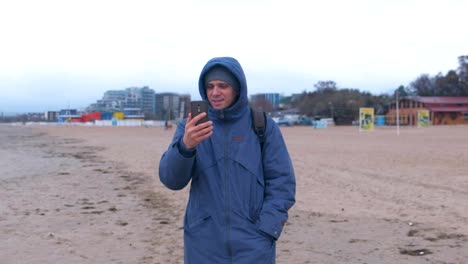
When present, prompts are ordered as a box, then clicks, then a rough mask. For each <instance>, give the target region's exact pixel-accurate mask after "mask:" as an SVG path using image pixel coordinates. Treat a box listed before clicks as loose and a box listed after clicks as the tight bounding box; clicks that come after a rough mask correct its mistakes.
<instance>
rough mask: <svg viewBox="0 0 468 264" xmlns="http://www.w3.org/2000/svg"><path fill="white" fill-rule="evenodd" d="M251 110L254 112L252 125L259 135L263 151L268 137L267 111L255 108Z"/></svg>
mask: <svg viewBox="0 0 468 264" xmlns="http://www.w3.org/2000/svg"><path fill="white" fill-rule="evenodd" d="M250 112H251V114H252V127H253V130H254V131H255V134H257V136H258V141H260V149H261V151H262V153H263V143H264V142H265V137H266V133H265V130H266V116H265V112H263V111H257V110H254V109H253V108H250Z"/></svg>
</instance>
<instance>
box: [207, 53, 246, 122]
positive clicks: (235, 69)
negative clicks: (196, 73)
mask: <svg viewBox="0 0 468 264" xmlns="http://www.w3.org/2000/svg"><path fill="white" fill-rule="evenodd" d="M215 66H223V67H224V68H226V69H228V70H229V71H230V72H231V73H232V74H233V75H234V77H236V78H237V80H238V81H239V94H238V97H237V100H236V101H235V102H234V104H232V105H231V106H230V107H228V108H225V109H222V110H219V109H214V108H212V107H211V105H209V106H208V108H209V109H208V110H209V113H208V114H209V115H210V118H219V119H225V120H229V119H236V118H238V117H239V116H241V115H242V113H243V112H244V111H246V110H247V108H248V105H249V102H248V98H247V81H246V79H245V74H244V70H243V69H242V66H241V65H240V63H239V62H238V61H237V60H236V59H234V58H231V57H217V58H213V59H211V60H209V61H208V62H207V63H206V65H205V67H203V69H202V71H201V73H200V78H199V80H198V90H199V92H200V96H201V98H202V99H203V100H205V101H208V98H207V96H206V88H205V82H204V79H205V74H206V73H207V72H208V71H209V70H211V68H213V67H215Z"/></svg>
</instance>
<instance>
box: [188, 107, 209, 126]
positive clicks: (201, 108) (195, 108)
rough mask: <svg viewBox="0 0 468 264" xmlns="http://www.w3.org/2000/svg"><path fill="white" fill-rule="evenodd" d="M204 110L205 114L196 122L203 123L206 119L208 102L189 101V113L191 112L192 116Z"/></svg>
mask: <svg viewBox="0 0 468 264" xmlns="http://www.w3.org/2000/svg"><path fill="white" fill-rule="evenodd" d="M203 112H205V113H206V116H205V117H203V118H202V119H201V120H200V121H198V123H197V125H198V124H201V123H204V122H207V121H208V103H207V102H206V101H191V102H190V113H192V118H194V117H196V116H197V115H199V114H201V113H203Z"/></svg>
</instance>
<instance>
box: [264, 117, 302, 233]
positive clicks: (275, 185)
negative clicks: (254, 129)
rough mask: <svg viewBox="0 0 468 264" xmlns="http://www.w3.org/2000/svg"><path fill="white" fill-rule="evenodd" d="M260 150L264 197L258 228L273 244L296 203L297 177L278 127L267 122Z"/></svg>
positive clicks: (269, 120) (270, 120)
mask: <svg viewBox="0 0 468 264" xmlns="http://www.w3.org/2000/svg"><path fill="white" fill-rule="evenodd" d="M266 131H267V134H266V138H265V139H266V140H265V143H264V144H265V145H264V150H263V173H264V181H265V194H264V202H263V207H262V210H261V212H260V215H259V218H258V222H257V226H258V227H259V228H260V230H261V231H263V232H265V233H267V234H268V235H270V236H271V237H273V238H274V239H275V240H276V239H278V238H279V236H280V235H281V231H282V230H283V225H284V224H285V223H286V221H287V220H288V210H289V209H290V208H291V207H292V206H293V204H294V203H295V201H296V200H295V196H296V177H295V175H294V168H293V165H292V162H291V158H290V156H289V153H288V150H287V147H286V144H285V142H284V139H283V136H282V134H281V131H280V129H279V127H278V125H277V124H276V123H275V122H274V121H273V120H272V119H268V122H267V130H266Z"/></svg>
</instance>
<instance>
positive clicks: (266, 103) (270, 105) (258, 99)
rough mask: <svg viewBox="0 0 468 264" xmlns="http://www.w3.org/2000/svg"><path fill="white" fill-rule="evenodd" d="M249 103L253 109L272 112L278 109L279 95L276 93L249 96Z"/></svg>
mask: <svg viewBox="0 0 468 264" xmlns="http://www.w3.org/2000/svg"><path fill="white" fill-rule="evenodd" d="M250 102H251V104H252V107H254V108H255V109H262V110H263V111H266V112H272V111H274V110H276V109H278V108H279V105H280V95H279V94H278V93H259V94H253V95H251V96H250Z"/></svg>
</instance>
